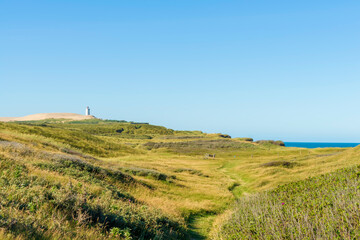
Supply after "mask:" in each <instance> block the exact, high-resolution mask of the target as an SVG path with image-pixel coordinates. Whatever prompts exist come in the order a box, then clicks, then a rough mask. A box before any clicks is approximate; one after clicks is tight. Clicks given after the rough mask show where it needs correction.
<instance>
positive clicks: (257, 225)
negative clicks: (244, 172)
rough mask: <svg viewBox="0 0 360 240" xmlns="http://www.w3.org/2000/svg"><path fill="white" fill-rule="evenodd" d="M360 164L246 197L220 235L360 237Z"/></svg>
mask: <svg viewBox="0 0 360 240" xmlns="http://www.w3.org/2000/svg"><path fill="white" fill-rule="evenodd" d="M359 186H360V166H356V167H352V168H347V169H343V170H339V171H336V172H333V173H328V174H325V175H321V176H318V177H312V178H309V179H306V180H303V181H298V182H294V183H289V184H286V185H283V186H280V187H278V188H276V189H274V190H272V191H267V192H262V193H258V194H254V195H251V196H247V197H243V198H241V199H239V200H238V201H237V203H236V208H235V210H234V213H233V214H232V216H231V219H229V220H228V221H227V222H226V224H224V225H223V226H222V227H221V229H220V230H219V231H218V235H217V236H214V238H217V239H359V238H360V188H359Z"/></svg>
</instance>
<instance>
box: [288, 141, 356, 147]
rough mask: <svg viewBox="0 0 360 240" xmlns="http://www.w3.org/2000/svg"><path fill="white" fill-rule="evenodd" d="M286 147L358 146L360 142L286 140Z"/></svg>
mask: <svg viewBox="0 0 360 240" xmlns="http://www.w3.org/2000/svg"><path fill="white" fill-rule="evenodd" d="M284 143H285V147H299V148H327V147H339V148H347V147H356V146H358V145H360V143H334V142H329V143H327V142H284Z"/></svg>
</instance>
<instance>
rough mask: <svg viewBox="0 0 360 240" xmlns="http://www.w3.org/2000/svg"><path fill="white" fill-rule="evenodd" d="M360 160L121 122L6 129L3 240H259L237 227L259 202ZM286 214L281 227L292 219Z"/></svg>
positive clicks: (346, 153) (0, 168)
mask: <svg viewBox="0 0 360 240" xmlns="http://www.w3.org/2000/svg"><path fill="white" fill-rule="evenodd" d="M359 152H360V150H359V149H358V148H354V149H340V148H327V149H310V150H309V149H300V148H285V147H282V146H279V143H275V144H274V143H272V142H258V143H254V142H252V141H251V139H249V138H238V139H231V138H229V136H228V135H225V134H205V133H202V132H200V131H174V130H172V129H167V128H165V127H161V126H153V125H150V124H141V123H129V122H123V121H102V120H96V119H95V120H85V121H65V120H56V121H54V120H48V121H47V120H44V121H35V122H21V123H0V163H1V165H0V187H1V188H2V191H1V203H0V229H1V231H0V237H1V238H5V239H6V238H8V239H13V238H15V237H16V238H18V239H28V238H39V239H41V238H42V239H53V238H57V239H64V238H65V239H109V238H118V239H207V238H214V239H219V238H223V239H237V238H236V237H238V236H247V237H248V238H251V237H250V236H255V237H258V238H259V239H263V238H262V236H263V235H249V234H248V233H249V231H250V230H251V229H252V226H253V225H251V226H247V228H244V229H243V228H242V227H239V226H238V225H236V224H237V223H238V222H239V221H240V220H239V215H242V214H241V213H247V215H248V218H251V217H252V215H249V214H248V212H249V211H250V212H254V211H255V210H252V209H251V208H250V207H251V206H252V205H253V204H252V203H253V202H254V201H255V202H256V201H257V202H260V203H261V204H260V205H261V206H262V207H264V208H266V206H267V205H269V203H273V200H272V199H273V198H274V193H273V192H271V191H275V192H276V194H281V193H280V192H282V191H285V192H288V190H286V189H287V188H288V189H290V188H291V187H290V186H292V185H287V184H289V183H290V184H292V182H296V181H300V182H299V183H298V184H299V189H301V188H306V184H307V181H313V180H305V179H307V178H308V177H316V176H319V175H321V174H327V173H330V172H334V171H336V170H338V169H342V168H346V167H351V166H354V165H357V164H359ZM206 154H210V155H215V158H212V157H205V155H206ZM343 171H345V170H343ZM339 174H340V175H341V174H343V175H344V173H343V172H340V173H339ZM326 176H327V175H326ZM320 178H321V177H320ZM325 179H326V178H325ZM304 180H305V181H304ZM321 181H323V182H324V181H325V180H321ZM311 184H312V183H311ZM334 184H342V182H339V183H334ZM279 185H281V186H284V187H278V186H279ZM316 186H317V185H316ZM334 186H338V185H334ZM321 187H323V188H325V187H326V185H324V184H323V185H321ZM319 188H320V187H319ZM284 189H285V190H284ZM269 191H270V192H269ZM329 191H330V190H329ZM331 191H332V190H331ZM324 192H325V190H324ZM261 194H263V195H261ZM296 194H297V193H296V192H292V193H291V196H289V197H288V198H285V195H284V199H283V200H282V201H285V200H286V201H288V202H291V201H295V200H292V199H294V198H296V199H298V198H301V196H299V195H296ZM334 194H335V193H334ZM324 196H325V195H324ZM307 197H312V196H311V195H309V196H307ZM304 199H306V198H304ZM235 203H236V204H235ZM291 204H292V205H291V206H297V205H294V204H293V203H291ZM271 206H272V205H271ZM276 207H278V206H276ZM280 207H281V206H280ZM337 209H339V208H337ZM260 210H261V209H260ZM260 210H259V209H258V208H257V209H256V211H260ZM300 210H301V209H300ZM300 210H299V211H300ZM261 211H263V210H261ZM289 211H290V210H289ZM265 213H266V212H264V214H265ZM283 214H284V215H276V217H279V218H283V217H284V216H286V217H287V218H289V219H291V215H289V213H288V212H284V213H283ZM286 214H287V215H286ZM339 216H340V215H339ZM264 219H266V218H264ZM334 219H335V218H334ZM247 220H248V219H241V221H247ZM276 221H278V220H276ZM357 223H358V222H357ZM256 224H262V222H256V221H255V223H254V228H255V229H257V226H258V225H256ZM289 224H290V223H289ZM353 225H354V224H353ZM353 225H352V226H353ZM355 225H356V224H355ZM289 226H290V225H289ZM339 226H340V225H339ZM342 226H343V225H341V227H342ZM356 226H357V225H356ZM233 227H234V228H235V227H236V228H235V229H238V230H237V231H236V232H231V231H230V230H229V229H232V228H233ZM249 229H250V230H249ZM274 231H275V230H274ZM284 231H285V230H284ZM299 231H300V230H299ZM354 231H355V232H356V231H357V230H354ZM250 232H251V231H250ZM300 232H301V231H300ZM320 233H321V231H320V232H319V233H318V234H320ZM241 234H244V235H241ZM251 234H254V233H251ZM256 234H258V233H257V232H256ZM279 234H285V233H283V232H281V233H280V232H279ZM286 234H288V235H279V236H282V237H284V236H285V238H289V239H291V236H302V235H296V234H295V233H292V234H293V235H291V234H290V233H286ZM289 234H290V235H289ZM294 234H295V235H294ZM341 234H344V233H343V232H341ZM339 236H347V235H339ZM349 236H350V235H349ZM351 236H355V235H351ZM244 238H246V237H244ZM264 239H266V238H264ZM274 239H278V238H274Z"/></svg>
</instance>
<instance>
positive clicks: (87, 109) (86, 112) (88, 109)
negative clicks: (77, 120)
mask: <svg viewBox="0 0 360 240" xmlns="http://www.w3.org/2000/svg"><path fill="white" fill-rule="evenodd" d="M85 115H86V116H90V108H89V107H86V110H85Z"/></svg>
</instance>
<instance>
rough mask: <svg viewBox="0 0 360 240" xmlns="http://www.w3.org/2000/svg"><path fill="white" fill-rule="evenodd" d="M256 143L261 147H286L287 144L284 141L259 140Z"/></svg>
mask: <svg viewBox="0 0 360 240" xmlns="http://www.w3.org/2000/svg"><path fill="white" fill-rule="evenodd" d="M256 143H258V144H261V145H270V144H271V145H277V146H285V143H284V142H283V141H274V140H259V141H256Z"/></svg>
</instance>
